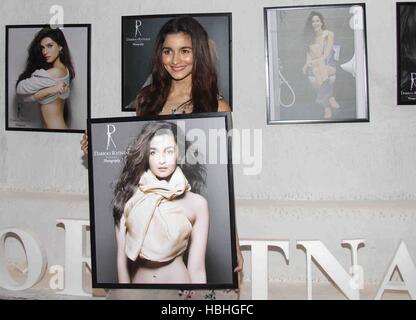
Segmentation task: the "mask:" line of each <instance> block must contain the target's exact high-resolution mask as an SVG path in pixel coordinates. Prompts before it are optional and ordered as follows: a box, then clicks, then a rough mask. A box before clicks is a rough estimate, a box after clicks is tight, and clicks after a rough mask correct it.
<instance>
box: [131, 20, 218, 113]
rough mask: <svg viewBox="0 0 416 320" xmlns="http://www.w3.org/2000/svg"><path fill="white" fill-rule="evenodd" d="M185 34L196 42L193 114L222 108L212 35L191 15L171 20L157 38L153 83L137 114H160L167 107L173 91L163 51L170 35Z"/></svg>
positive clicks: (139, 98)
mask: <svg viewBox="0 0 416 320" xmlns="http://www.w3.org/2000/svg"><path fill="white" fill-rule="evenodd" d="M179 32H183V33H185V34H187V35H189V36H190V37H191V39H192V53H193V66H192V91H191V98H192V105H193V110H192V112H213V111H217V109H218V84H217V71H216V68H215V63H214V61H213V59H212V53H211V51H210V48H209V43H208V34H207V32H206V31H205V29H204V28H203V27H202V26H201V25H200V24H199V23H198V21H196V20H195V19H194V18H192V17H190V16H180V17H178V18H174V19H171V20H169V21H168V22H167V23H166V24H165V25H163V27H162V28H161V29H160V31H159V34H158V35H157V37H156V42H155V47H154V51H153V60H152V83H151V84H150V85H148V86H146V87H145V88H143V89H142V90H141V91H140V92H139V94H138V96H137V101H136V106H137V107H136V108H137V109H136V112H137V114H138V115H140V116H144V115H157V114H159V113H160V112H161V111H162V109H163V105H164V104H165V102H166V100H167V98H168V95H169V91H170V88H171V82H172V78H171V76H170V75H169V73H168V72H167V71H166V69H165V68H164V66H163V64H162V49H163V43H164V42H165V38H166V36H167V35H169V34H173V33H179Z"/></svg>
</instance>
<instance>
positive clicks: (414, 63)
mask: <svg viewBox="0 0 416 320" xmlns="http://www.w3.org/2000/svg"><path fill="white" fill-rule="evenodd" d="M396 16H397V30H396V32H397V104H398V105H406V104H416V42H415V37H416V25H415V21H416V3H414V2H398V3H396Z"/></svg>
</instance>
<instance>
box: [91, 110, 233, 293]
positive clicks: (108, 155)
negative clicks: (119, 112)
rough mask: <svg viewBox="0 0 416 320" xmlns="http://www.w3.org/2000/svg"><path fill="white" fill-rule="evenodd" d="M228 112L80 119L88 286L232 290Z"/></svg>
mask: <svg viewBox="0 0 416 320" xmlns="http://www.w3.org/2000/svg"><path fill="white" fill-rule="evenodd" d="M230 126H231V120H230V115H229V113H210V114H208V113H202V114H186V115H172V116H159V117H143V118H142V117H140V118H138V117H122V118H105V119H90V120H89V121H88V133H89V145H88V147H89V154H88V156H89V159H88V160H89V187H90V192H89V195H90V222H91V225H90V228H91V229H90V230H91V256H92V277H93V287H95V288H178V289H187V288H207V289H215V288H237V286H238V285H237V274H236V273H235V272H233V270H234V268H235V267H236V263H237V261H236V235H235V212H234V211H235V207H234V188H233V175H232V165H231V163H232V162H231V150H230V148H231V140H229V139H230V138H228V137H227V132H228V131H229V130H230Z"/></svg>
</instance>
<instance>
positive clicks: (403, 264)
mask: <svg viewBox="0 0 416 320" xmlns="http://www.w3.org/2000/svg"><path fill="white" fill-rule="evenodd" d="M396 268H397V271H398V272H399V273H400V275H401V277H402V279H403V282H399V283H398V282H393V281H390V279H391V277H392V275H393V273H394V271H395V270H396ZM386 290H395V291H407V292H409V295H410V298H411V299H412V300H416V267H415V264H414V263H413V260H412V258H411V257H410V254H409V250H407V246H406V244H405V243H404V241H403V240H402V241H400V244H399V248H398V249H397V251H396V255H395V256H394V258H393V261H392V262H391V264H390V266H389V269H388V270H387V273H386V275H385V277H384V279H383V282H382V284H381V286H380V289H378V292H377V295H376V297H375V299H376V300H379V299H381V296H382V295H383V293H384V291H386Z"/></svg>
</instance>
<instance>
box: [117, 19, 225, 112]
mask: <svg viewBox="0 0 416 320" xmlns="http://www.w3.org/2000/svg"><path fill="white" fill-rule="evenodd" d="M184 17H188V18H191V19H181V18H184ZM121 30H122V31H121V55H122V66H121V70H122V74H121V78H122V97H121V100H122V108H121V109H122V111H135V110H136V97H137V96H138V95H139V93H140V92H143V89H145V88H146V87H148V88H150V87H151V86H150V84H152V83H153V84H155V86H157V87H158V88H159V87H160V88H162V87H166V85H167V84H166V82H168V81H169V80H171V77H172V74H170V75H169V74H168V73H167V71H166V70H165V68H166V66H167V62H166V61H164V60H163V57H164V56H165V55H166V56H167V54H166V53H165V51H168V50H170V52H176V58H178V57H182V58H183V57H184V55H183V54H182V53H187V54H188V56H193V60H194V61H195V60H198V61H199V63H195V64H193V66H192V72H193V76H194V77H195V74H197V75H200V77H199V78H198V79H197V81H194V85H195V83H200V82H202V84H201V85H202V86H203V87H208V86H211V83H209V84H208V83H205V81H208V79H211V78H214V76H208V75H209V74H215V78H216V79H215V81H216V83H215V87H218V94H219V96H221V97H222V98H223V99H224V100H225V101H227V102H228V104H229V105H230V106H232V54H231V53H232V30H231V13H227V12H223V13H197V14H194V13H186V14H185V13H184V14H176V13H175V14H161V15H135V16H122V18H121ZM172 34H183V35H185V36H186V37H188V38H189V40H190V41H189V44H187V43H184V42H183V41H180V40H178V39H177V38H176V37H175V38H173V39H171V40H169V41H168V38H169V36H170V35H172ZM176 49H177V50H176ZM175 50H176V51H175ZM179 50H181V51H179ZM173 63H174V64H175V68H176V69H175V72H176V73H178V74H179V73H180V71H182V70H179V68H183V67H185V66H186V64H187V63H189V64H191V65H192V61H191V62H190V61H189V59H188V60H186V57H185V60H181V61H179V60H177V61H174V62H173ZM202 75H203V76H204V77H205V78H203V77H202ZM173 77H174V79H176V80H177V78H176V77H175V76H173ZM162 82H163V84H162ZM195 89H196V90H198V89H199V90H201V88H199V87H198V86H196V87H195ZM162 92H163V91H162Z"/></svg>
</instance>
